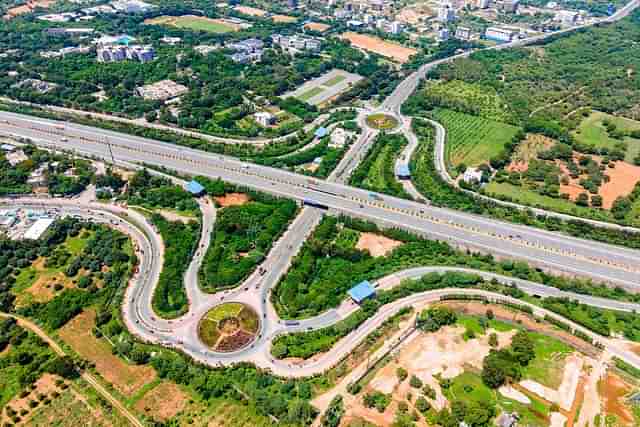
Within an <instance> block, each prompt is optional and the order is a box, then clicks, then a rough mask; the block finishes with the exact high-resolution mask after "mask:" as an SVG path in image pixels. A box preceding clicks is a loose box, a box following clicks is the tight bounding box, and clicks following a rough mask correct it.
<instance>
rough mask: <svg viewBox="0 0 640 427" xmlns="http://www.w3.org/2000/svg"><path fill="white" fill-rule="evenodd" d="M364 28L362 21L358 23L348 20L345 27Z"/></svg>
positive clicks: (354, 20) (355, 20)
mask: <svg viewBox="0 0 640 427" xmlns="http://www.w3.org/2000/svg"><path fill="white" fill-rule="evenodd" d="M364 26H365V23H364V22H362V21H358V20H357V19H350V20H348V21H347V27H349V28H362V27H364Z"/></svg>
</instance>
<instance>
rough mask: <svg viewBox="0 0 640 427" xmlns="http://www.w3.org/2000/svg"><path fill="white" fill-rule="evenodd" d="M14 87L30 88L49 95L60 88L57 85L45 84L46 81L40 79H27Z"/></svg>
mask: <svg viewBox="0 0 640 427" xmlns="http://www.w3.org/2000/svg"><path fill="white" fill-rule="evenodd" d="M12 87H16V88H20V89H24V88H29V89H31V90H34V91H36V92H39V93H48V92H51V91H52V90H54V89H55V88H57V87H58V85H57V84H56V83H51V82H45V81H44V80H38V79H26V80H23V81H21V82H19V83H16V84H15V85H13V86H12Z"/></svg>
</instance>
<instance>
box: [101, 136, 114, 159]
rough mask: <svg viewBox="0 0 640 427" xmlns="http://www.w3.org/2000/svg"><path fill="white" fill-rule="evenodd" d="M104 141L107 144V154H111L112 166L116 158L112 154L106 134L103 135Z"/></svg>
mask: <svg viewBox="0 0 640 427" xmlns="http://www.w3.org/2000/svg"><path fill="white" fill-rule="evenodd" d="M104 142H105V144H107V147H109V154H110V155H111V163H112V164H113V166H115V165H116V158H115V156H114V155H113V149H112V148H111V143H109V138H107V137H106V136H105V137H104Z"/></svg>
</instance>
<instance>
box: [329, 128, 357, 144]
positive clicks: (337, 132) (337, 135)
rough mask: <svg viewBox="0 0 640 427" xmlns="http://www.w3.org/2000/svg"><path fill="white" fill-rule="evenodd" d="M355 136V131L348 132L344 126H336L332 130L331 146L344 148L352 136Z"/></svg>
mask: <svg viewBox="0 0 640 427" xmlns="http://www.w3.org/2000/svg"><path fill="white" fill-rule="evenodd" d="M353 137H355V133H353V132H348V131H346V130H344V129H342V128H340V127H339V128H336V129H334V131H333V132H331V142H329V148H342V147H344V146H345V145H346V144H347V142H348V141H349V139H350V138H353Z"/></svg>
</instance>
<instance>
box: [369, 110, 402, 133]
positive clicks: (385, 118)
mask: <svg viewBox="0 0 640 427" xmlns="http://www.w3.org/2000/svg"><path fill="white" fill-rule="evenodd" d="M366 121H367V126H369V127H370V128H372V129H376V130H382V131H391V130H394V129H396V128H397V127H398V126H399V125H400V122H399V121H398V119H396V118H395V117H394V116H392V115H389V114H384V113H374V114H370V115H368V116H367V119H366Z"/></svg>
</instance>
